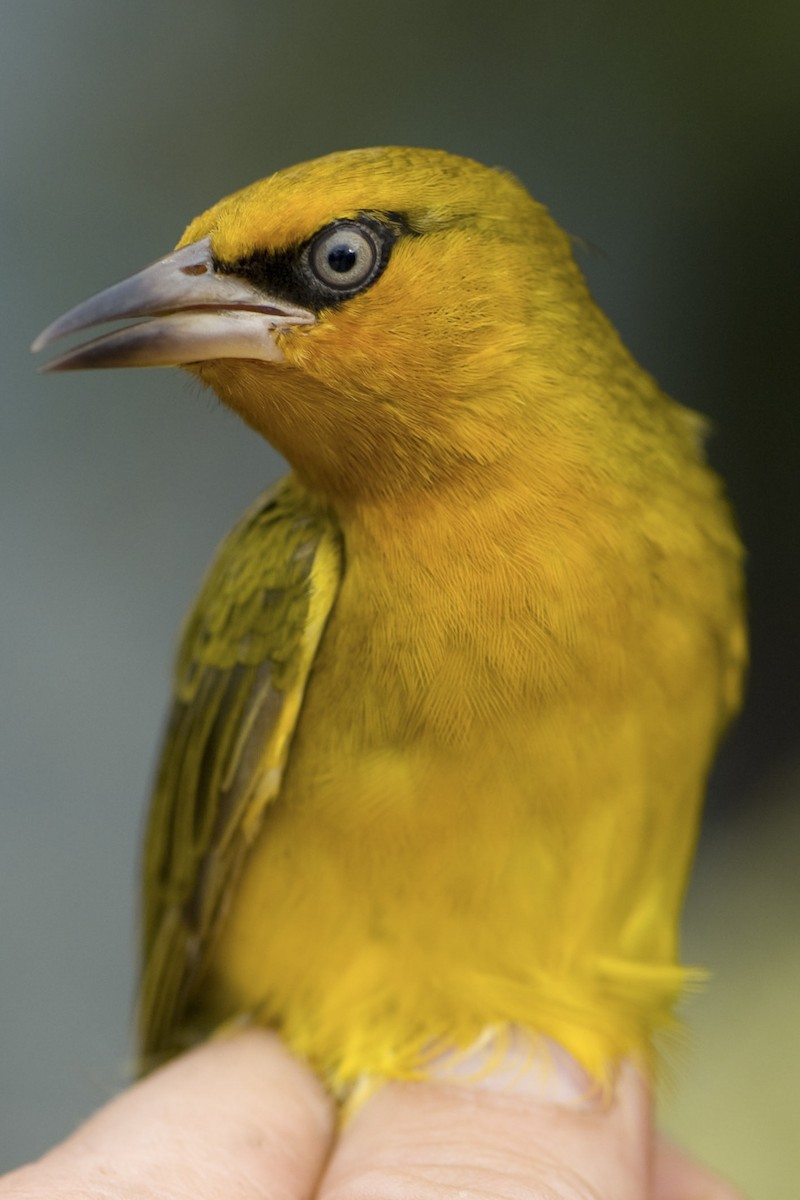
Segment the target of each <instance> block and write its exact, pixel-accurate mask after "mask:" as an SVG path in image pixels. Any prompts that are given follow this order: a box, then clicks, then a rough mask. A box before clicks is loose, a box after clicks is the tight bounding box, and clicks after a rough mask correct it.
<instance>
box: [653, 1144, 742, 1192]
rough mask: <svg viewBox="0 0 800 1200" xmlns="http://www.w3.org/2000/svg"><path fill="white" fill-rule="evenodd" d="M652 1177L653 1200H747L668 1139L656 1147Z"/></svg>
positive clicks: (724, 1180)
mask: <svg viewBox="0 0 800 1200" xmlns="http://www.w3.org/2000/svg"><path fill="white" fill-rule="evenodd" d="M653 1177H654V1183H653V1200H745V1196H744V1192H740V1191H739V1190H738V1189H737V1188H735V1187H734V1186H733V1184H732V1183H729V1182H728V1181H727V1180H726V1179H721V1178H720V1176H719V1175H715V1174H714V1172H713V1171H709V1170H707V1168H706V1167H701V1166H700V1165H699V1163H696V1162H694V1161H693V1160H692V1159H691V1158H690V1157H689V1156H688V1154H685V1153H684V1151H683V1150H679V1149H678V1147H677V1146H673V1145H671V1144H670V1143H669V1142H668V1141H666V1139H665V1138H660V1139H659V1141H658V1144H657V1146H656V1152H655V1160H654V1171H653Z"/></svg>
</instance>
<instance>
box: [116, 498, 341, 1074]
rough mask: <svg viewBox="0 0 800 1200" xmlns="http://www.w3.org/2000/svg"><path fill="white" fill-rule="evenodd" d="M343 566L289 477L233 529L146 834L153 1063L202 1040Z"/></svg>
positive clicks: (208, 590) (179, 682) (191, 655)
mask: <svg viewBox="0 0 800 1200" xmlns="http://www.w3.org/2000/svg"><path fill="white" fill-rule="evenodd" d="M341 573H342V552H341V540H340V536H339V532H338V528H337V527H336V524H335V522H334V520H333V518H332V517H331V516H330V515H329V514H327V513H325V512H321V511H320V510H319V509H317V508H315V507H314V506H313V505H312V504H311V502H310V501H309V499H308V498H307V497H306V496H305V494H304V493H303V492H302V490H301V489H300V488H299V486H298V485H297V484H296V483H295V481H294V480H293V479H291V478H289V479H288V480H286V481H284V482H283V483H282V484H280V485H278V487H276V488H275V489H273V490H271V491H269V492H267V493H265V495H264V496H262V497H261V498H260V499H259V501H258V502H257V503H256V505H254V506H253V508H252V509H251V510H250V511H249V512H248V513H247V514H246V515H245V516H244V518H243V519H242V520H241V522H240V523H239V524H238V525H237V527H236V528H235V529H234V530H233V532H232V533H231V534H230V536H229V537H228V538H227V540H226V541H225V542H224V543H223V545H222V547H221V549H220V551H219V552H218V554H217V557H216V559H215V561H214V562H213V564H212V566H211V569H210V571H209V573H208V576H207V578H206V580H205V583H204V585H203V588H202V590H201V593H200V596H199V598H198V600H197V602H196V604H195V606H194V608H193V610H192V612H191V613H190V615H189V618H188V621H187V624H186V627H185V629H184V632H183V637H182V640H181V645H180V651H179V655H178V662H177V668H176V672H175V681H174V696H173V705H172V711H171V714H170V718H169V722H168V726H167V730H166V735H165V739H164V744H163V747H162V751H161V758H160V764H159V770H158V774H157V779H156V786H155V791H154V795H153V801H152V807H151V810H150V818H149V823H148V829H147V837H146V843H145V854H144V869H143V889H144V895H143V916H142V920H143V927H142V977H141V983H140V991H139V1049H140V1055H141V1062H142V1065H143V1067H147V1066H149V1065H152V1064H154V1063H156V1062H158V1061H159V1060H160V1059H162V1058H163V1057H165V1056H166V1055H168V1054H170V1053H173V1052H174V1051H175V1050H177V1049H179V1048H181V1046H182V1045H184V1044H186V1043H188V1042H190V1041H191V1040H192V1033H193V1031H191V1030H190V1029H187V1028H185V1027H184V1021H185V1016H186V1011H187V1007H188V1006H189V1005H190V1004H191V1000H192V997H193V994H194V992H195V989H196V987H197V985H198V983H199V981H200V979H201V977H202V971H203V966H204V962H205V959H206V955H207V951H208V948H209V945H210V944H211V942H212V940H213V938H214V937H215V936H216V934H217V932H218V929H219V925H220V920H221V917H222V916H223V914H224V910H225V904H226V898H227V897H228V896H229V894H230V890H231V888H232V887H234V886H235V883H236V879H237V876H238V874H239V871H240V869H241V866H242V863H243V860H244V857H245V855H246V854H247V851H248V849H249V847H250V846H251V845H252V843H253V841H254V839H255V837H256V835H257V834H258V832H259V829H260V828H261V823H262V820H263V816H264V812H265V810H266V808H267V806H268V805H269V804H270V802H271V801H273V800H274V799H275V797H276V796H277V795H278V793H279V791H280V786H281V779H282V776H283V772H284V768H285V766H286V761H287V757H288V753H289V748H290V744H291V740H292V734H293V732H294V729H295V726H296V723H297V718H298V714H299V712H300V708H301V705H302V700H303V694H304V691H305V687H306V683H307V680H308V676H309V672H310V670H311V667H312V663H313V660H314V655H315V653H316V650H317V646H318V645H319V641H320V638H321V636H322V632H323V629H324V627H325V623H326V621H327V618H328V616H329V614H330V611H331V608H332V606H333V603H334V600H335V597H336V593H337V590H338V586H339V582H340V579H341Z"/></svg>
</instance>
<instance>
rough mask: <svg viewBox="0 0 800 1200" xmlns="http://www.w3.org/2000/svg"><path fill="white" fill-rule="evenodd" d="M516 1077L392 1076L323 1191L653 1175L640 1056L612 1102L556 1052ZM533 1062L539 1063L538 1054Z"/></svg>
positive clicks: (583, 1183) (614, 1180)
mask: <svg viewBox="0 0 800 1200" xmlns="http://www.w3.org/2000/svg"><path fill="white" fill-rule="evenodd" d="M555 1057H556V1058H557V1060H558V1062H557V1066H556V1067H555V1070H554V1071H551V1072H550V1074H549V1075H545V1074H543V1072H542V1070H541V1065H540V1066H539V1069H534V1068H533V1067H531V1068H530V1069H529V1070H528V1071H527V1072H524V1073H523V1074H521V1075H519V1077H518V1078H517V1079H516V1084H515V1086H509V1085H508V1082H507V1080H501V1085H502V1086H500V1087H497V1086H496V1079H495V1078H489V1079H486V1080H484V1081H483V1082H482V1083H481V1084H475V1083H473V1084H467V1083H461V1084H459V1083H450V1082H446V1081H442V1080H438V1079H437V1080H431V1081H427V1082H425V1083H407V1084H398V1083H393V1084H388V1085H386V1086H385V1087H383V1088H382V1089H381V1090H380V1091H378V1092H376V1093H375V1094H374V1095H373V1096H372V1097H371V1098H370V1099H369V1100H368V1101H367V1102H366V1103H365V1104H364V1106H363V1108H362V1109H361V1110H360V1111H359V1112H358V1113H357V1114H356V1115H355V1116H354V1117H353V1119H352V1121H351V1122H350V1124H349V1125H348V1126H347V1127H346V1128H345V1130H344V1132H343V1134H342V1136H341V1139H340V1141H339V1143H338V1145H337V1147H336V1149H335V1150H334V1153H333V1157H332V1159H331V1162H330V1164H329V1166H328V1169H327V1171H326V1173H325V1176H324V1179H323V1182H322V1185H321V1188H320V1193H319V1195H320V1200H372V1198H374V1197H375V1196H380V1197H381V1200H401V1198H402V1197H413V1198H414V1200H441V1198H443V1197H452V1196H465V1197H469V1200H482V1198H484V1197H485V1198H486V1200H498V1197H503V1198H505V1197H514V1198H515V1200H521V1198H522V1197H524V1198H526V1200H534V1198H538V1197H542V1198H544V1197H547V1200H558V1198H560V1197H564V1198H567V1197H569V1198H570V1200H572V1198H574V1197H576V1196H588V1195H591V1196H592V1197H593V1198H597V1200H601V1198H602V1200H643V1198H644V1197H646V1196H648V1195H649V1194H650V1193H649V1185H650V1177H651V1165H652V1164H651V1161H650V1158H651V1146H652V1125H651V1104H650V1096H649V1092H648V1088H647V1086H646V1085H645V1083H644V1082H643V1080H642V1078H641V1076H640V1075H639V1074H638V1073H637V1072H636V1071H635V1070H634V1068H633V1067H631V1066H628V1065H625V1066H623V1067H622V1069H621V1070H620V1073H619V1077H618V1079H617V1082H616V1086H615V1088H614V1093H613V1097H612V1099H611V1100H610V1101H608V1100H605V1101H604V1100H602V1099H600V1098H598V1097H595V1098H594V1099H592V1098H591V1096H590V1095H589V1089H588V1086H587V1081H586V1079H585V1077H582V1076H581V1075H580V1073H579V1072H577V1068H576V1067H575V1064H574V1063H573V1062H572V1060H570V1059H568V1058H567V1056H566V1055H565V1054H564V1053H563V1052H560V1053H557V1054H556V1055H555ZM534 1066H535V1064H534Z"/></svg>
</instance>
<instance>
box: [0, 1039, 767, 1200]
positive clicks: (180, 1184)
mask: <svg viewBox="0 0 800 1200" xmlns="http://www.w3.org/2000/svg"><path fill="white" fill-rule="evenodd" d="M553 1061H555V1063H556V1066H555V1070H549V1071H548V1073H547V1074H546V1076H545V1075H543V1074H542V1072H541V1071H535V1070H532V1071H529V1072H527V1073H526V1072H524V1071H523V1072H522V1073H521V1072H520V1071H519V1070H515V1071H514V1072H513V1076H514V1078H513V1082H511V1083H509V1077H508V1074H507V1073H505V1074H504V1075H503V1076H502V1077H497V1076H495V1077H491V1076H490V1077H487V1078H484V1079H483V1081H482V1082H480V1083H476V1082H474V1081H472V1082H464V1083H462V1082H453V1081H447V1080H444V1079H437V1080H435V1081H431V1082H425V1083H410V1084H388V1085H386V1086H384V1087H382V1088H380V1089H379V1090H377V1091H376V1092H374V1093H373V1094H372V1095H371V1096H370V1097H369V1098H368V1099H367V1100H366V1101H365V1103H364V1104H363V1105H362V1106H361V1108H360V1109H359V1110H358V1111H357V1112H356V1113H355V1114H354V1115H353V1116H352V1118H351V1119H350V1120H349V1121H347V1122H346V1123H345V1126H344V1128H343V1129H339V1128H338V1123H337V1115H336V1112H335V1109H334V1106H333V1104H332V1103H331V1101H330V1099H329V1098H328V1096H327V1095H326V1094H325V1092H324V1091H323V1089H322V1087H321V1086H320V1084H319V1082H318V1081H317V1080H316V1079H315V1077H314V1076H313V1075H312V1074H311V1073H310V1072H309V1071H308V1070H307V1068H306V1067H304V1066H303V1065H302V1064H301V1063H299V1062H298V1061H297V1060H296V1059H294V1058H293V1057H292V1056H291V1055H290V1054H289V1053H288V1052H287V1051H286V1050H285V1049H284V1048H283V1047H282V1046H281V1044H280V1042H279V1040H278V1039H277V1038H276V1037H275V1036H274V1035H272V1034H269V1033H266V1032H263V1031H261V1030H248V1031H246V1032H243V1033H238V1034H236V1035H235V1036H233V1037H229V1038H224V1039H218V1040H216V1041H213V1042H211V1043H208V1044H206V1045H204V1046H201V1047H199V1048H198V1049H197V1050H195V1051H193V1052H191V1053H190V1054H187V1055H185V1056H183V1057H182V1058H180V1059H178V1060H176V1061H174V1062H173V1063H171V1064H170V1065H169V1066H167V1067H165V1068H164V1069H162V1070H161V1071H158V1072H156V1073H155V1074H153V1075H151V1076H150V1077H149V1078H147V1079H145V1080H144V1081H142V1082H140V1083H138V1084H136V1085H134V1086H133V1087H131V1088H130V1089H129V1090H128V1091H126V1092H124V1093H123V1094H122V1095H120V1096H118V1097H117V1098H116V1099H115V1100H113V1101H112V1102H111V1103H110V1104H107V1105H106V1106H105V1108H103V1109H101V1110H100V1111H99V1112H98V1113H96V1114H95V1116H93V1117H92V1118H91V1119H90V1120H89V1121H87V1122H86V1124H84V1125H83V1126H81V1128H80V1129H78V1130H77V1132H76V1133H74V1134H73V1135H72V1136H71V1137H69V1138H68V1139H67V1140H66V1141H65V1142H62V1143H61V1145H59V1146H57V1147H56V1148H55V1149H53V1150H51V1151H50V1152H49V1153H48V1154H46V1155H45V1156H44V1157H43V1158H42V1159H40V1160H39V1161H38V1162H36V1163H32V1164H31V1165H30V1166H26V1167H22V1168H20V1169H19V1170H17V1171H14V1172H12V1173H11V1174H10V1175H7V1176H6V1177H5V1178H4V1179H2V1180H0V1200H40V1198H41V1200H101V1198H102V1200H150V1198H151V1197H152V1198H155V1197H158V1200H186V1197H188V1196H191V1197H192V1200H212V1198H213V1200H311V1198H312V1197H313V1198H314V1200H744V1198H743V1197H742V1195H741V1193H739V1192H738V1191H736V1190H735V1189H734V1188H733V1187H732V1186H731V1185H730V1184H728V1183H726V1182H725V1181H724V1180H722V1179H720V1178H719V1177H717V1176H716V1175H713V1174H711V1173H710V1172H708V1171H706V1170H705V1169H704V1168H702V1167H700V1166H699V1165H698V1164H696V1163H694V1162H693V1161H691V1160H690V1159H689V1158H688V1157H686V1156H685V1155H684V1154H683V1153H682V1152H681V1151H679V1150H677V1149H676V1148H674V1147H672V1146H670V1145H668V1144H667V1143H666V1142H665V1141H664V1140H663V1139H661V1138H658V1137H656V1136H654V1134H653V1129H652V1121H651V1104H650V1098H649V1094H648V1090H647V1087H646V1086H645V1084H644V1082H643V1081H642V1079H641V1078H640V1076H639V1075H638V1074H637V1072H636V1071H635V1070H634V1069H633V1068H631V1067H623V1069H622V1070H621V1071H620V1073H619V1076H618V1079H617V1083H616V1087H615V1091H614V1095H613V1098H612V1100H611V1102H610V1103H601V1102H596V1101H593V1100H591V1099H587V1097H586V1095H585V1092H584V1090H583V1087H582V1086H580V1085H579V1084H578V1078H577V1076H576V1073H575V1069H574V1064H570V1063H568V1062H565V1061H564V1060H562V1059H560V1058H559V1057H558V1056H556V1057H555V1059H554V1060H553Z"/></svg>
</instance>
